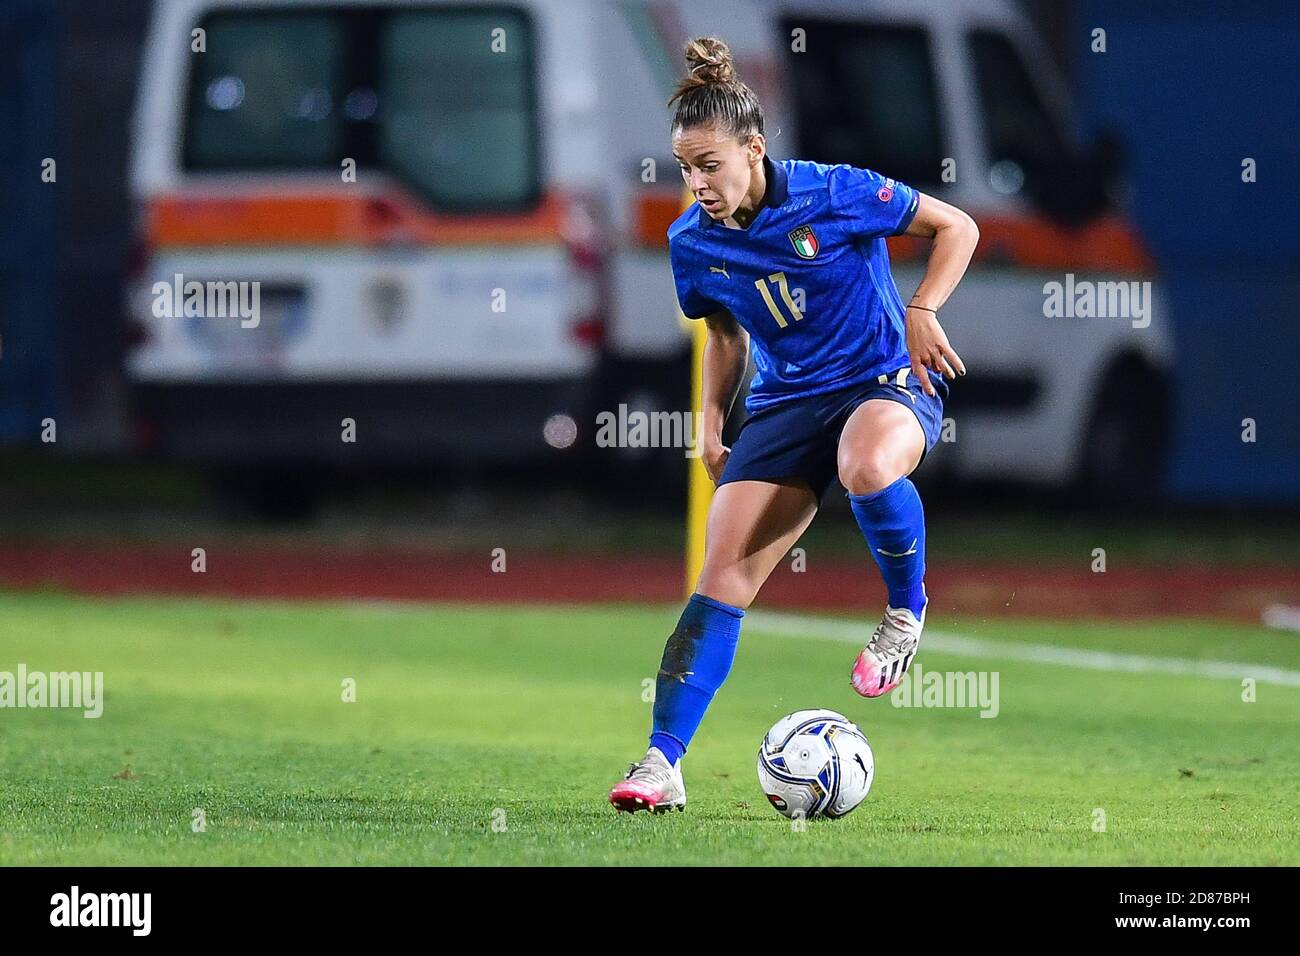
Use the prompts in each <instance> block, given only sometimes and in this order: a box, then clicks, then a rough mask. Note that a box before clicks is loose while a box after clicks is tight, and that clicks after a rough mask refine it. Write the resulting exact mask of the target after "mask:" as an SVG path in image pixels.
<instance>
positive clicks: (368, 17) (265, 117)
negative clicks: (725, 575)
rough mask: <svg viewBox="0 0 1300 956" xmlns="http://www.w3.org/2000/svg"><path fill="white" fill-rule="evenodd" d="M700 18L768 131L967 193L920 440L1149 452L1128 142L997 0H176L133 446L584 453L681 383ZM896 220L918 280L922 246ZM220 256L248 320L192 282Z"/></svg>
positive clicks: (246, 458) (680, 397)
mask: <svg viewBox="0 0 1300 956" xmlns="http://www.w3.org/2000/svg"><path fill="white" fill-rule="evenodd" d="M706 33H715V34H718V35H720V36H723V37H724V38H725V39H726V40H727V42H728V43H729V44H730V45H731V48H732V50H733V52H734V54H735V55H736V59H737V64H738V68H739V70H740V73H741V75H742V76H743V77H744V78H745V79H746V81H747V82H749V83H750V85H751V86H753V87H754V89H755V91H756V92H757V93H758V95H759V97H760V99H761V100H762V102H763V103H764V105H765V108H766V110H767V113H768V148H769V151H770V152H771V154H772V155H773V157H774V158H778V159H781V158H801V159H812V160H817V161H821V162H829V163H834V162H848V163H852V164H854V165H858V166H867V167H870V168H872V169H876V170H878V171H880V172H882V173H883V174H885V175H888V176H891V177H893V178H896V179H899V180H902V181H904V182H907V183H909V184H911V185H913V186H915V187H917V188H919V189H922V190H924V191H927V192H931V193H932V194H934V195H936V196H938V197H940V198H943V199H946V200H949V201H951V202H953V203H955V204H957V205H958V206H960V207H961V208H963V209H966V210H968V211H970V213H971V214H972V215H973V216H974V217H975V218H976V220H977V221H978V222H979V224H980V230H981V234H982V241H981V244H980V250H979V253H978V258H977V261H976V264H975V265H974V266H973V267H972V269H971V271H970V273H969V274H968V276H967V278H966V279H965V280H964V281H963V282H962V284H961V286H960V288H959V289H958V291H957V293H956V294H955V295H954V296H953V298H952V300H951V301H950V302H949V303H948V305H947V307H946V308H945V310H944V314H943V322H944V327H945V329H946V330H947V331H948V334H949V336H950V337H951V339H952V341H953V342H954V344H955V345H956V347H957V348H958V350H959V351H960V352H961V354H962V357H963V358H964V360H965V361H966V364H967V367H968V368H969V369H970V374H969V375H968V376H967V377H966V378H964V379H963V380H962V381H961V382H960V383H958V384H957V386H956V387H954V389H953V394H952V399H951V402H950V408H949V414H950V416H951V418H952V422H951V427H950V429H949V434H948V435H947V436H946V437H947V438H948V439H949V443H948V444H947V446H946V450H944V451H943V453H942V454H939V455H936V456H935V461H934V462H933V464H932V466H931V467H930V468H929V469H927V470H928V471H930V472H936V471H944V470H947V471H948V472H950V473H952V474H954V475H956V476H958V477H963V478H976V479H978V478H996V479H1005V478H1016V479H1022V480H1025V481H1028V482H1033V483H1040V484H1047V485H1056V486H1060V485H1063V484H1065V483H1068V482H1070V481H1072V480H1074V479H1076V478H1079V477H1085V478H1087V480H1088V483H1089V485H1090V486H1091V487H1093V488H1094V489H1102V490H1104V489H1105V488H1107V487H1115V488H1124V487H1131V486H1132V483H1133V482H1134V481H1135V480H1136V481H1144V482H1146V481H1150V482H1154V481H1155V480H1156V478H1157V477H1158V474H1159V467H1160V459H1161V451H1160V450H1161V448H1162V446H1163V441H1164V430H1165V429H1164V424H1165V421H1166V417H1167V414H1168V397H1167V386H1166V384H1165V375H1166V370H1167V368H1168V362H1169V358H1168V356H1169V343H1168V339H1167V330H1166V327H1165V323H1164V322H1163V321H1162V316H1161V310H1160V305H1161V302H1160V295H1159V290H1158V286H1157V284H1156V283H1155V282H1154V278H1155V277H1154V275H1153V268H1152V264H1151V262H1150V259H1149V257H1148V256H1147V255H1146V253H1145V252H1144V251H1143V248H1142V246H1141V243H1140V241H1139V240H1138V239H1137V238H1136V235H1135V233H1134V230H1133V229H1132V228H1131V227H1130V225H1129V224H1128V222H1127V221H1126V220H1125V219H1124V217H1123V214H1122V212H1121V211H1119V209H1118V208H1117V207H1116V205H1115V203H1114V201H1113V198H1112V187H1113V182H1114V180H1115V173H1116V172H1118V164H1119V159H1118V156H1117V154H1116V151H1115V149H1114V148H1113V147H1112V146H1111V145H1110V144H1108V143H1106V142H1105V141H1101V142H1098V143H1093V144H1086V145H1084V146H1082V147H1081V146H1079V145H1078V144H1076V143H1075V142H1074V141H1073V139H1072V137H1071V136H1070V135H1069V134H1068V133H1067V130H1068V128H1069V127H1068V122H1067V119H1066V116H1067V113H1066V109H1065V105H1066V102H1065V97H1064V94H1063V91H1062V89H1061V86H1060V82H1059V80H1058V78H1057V77H1056V75H1055V73H1054V72H1053V69H1052V66H1051V63H1050V60H1049V58H1048V57H1047V55H1046V54H1045V52H1044V50H1043V48H1042V46H1041V44H1040V42H1039V40H1038V39H1037V37H1036V36H1035V34H1034V32H1033V31H1032V29H1031V28H1030V25H1029V24H1028V23H1027V21H1026V20H1025V18H1024V17H1023V15H1022V14H1021V13H1020V12H1019V11H1018V9H1017V8H1016V7H1015V6H1014V5H1012V4H1010V3H1002V2H996V0H989V2H975V0H843V2H839V0H819V2H813V0H808V2H796V0H788V2H778V0H770V2H769V0H711V2H707V3H690V2H671V0H544V2H543V0H511V2H491V0H457V2H449V3H439V2H426V0H413V2H391V0H390V2H383V0H380V2H374V0H365V2H362V0H311V2H308V3H290V2H285V0H168V2H165V3H159V4H158V5H157V8H156V13H155V18H154V22H153V25H152V28H151V33H150V36H149V39H148V41H147V44H146V46H145V49H144V55H143V57H142V68H141V84H140V93H139V101H138V106H137V113H136V120H135V131H134V137H133V161H132V169H131V180H132V189H133V194H134V199H135V202H136V207H137V209H138V211H139V254H138V256H137V261H136V265H135V269H134V272H133V283H132V295H131V314H132V319H133V326H132V328H133V339H132V346H131V349H130V352H129V358H128V363H129V364H128V372H129V376H130V378H131V380H132V382H133V384H134V388H135V393H136V408H137V413H138V414H137V418H138V426H139V437H140V441H141V443H142V444H145V445H149V446H153V447H156V448H158V449H160V450H163V451H166V452H168V453H171V454H174V455H180V456H185V457H193V458H206V459H208V460H211V461H214V462H217V463H220V464H222V465H224V466H227V467H246V468H250V469H255V468H261V469H271V473H272V475H273V476H274V477H275V478H276V479H277V480H280V479H282V478H283V475H284V474H285V472H284V471H283V469H284V468H286V467H289V466H291V465H303V466H308V467H312V468H314V467H316V466H317V465H319V464H331V463H333V464H340V465H347V464H357V463H372V462H393V463H410V462H415V461H421V460H436V461H446V460H463V459H466V458H471V459H478V458H483V459H499V460H510V461H512V462H518V461H523V460H528V459H536V458H538V457H539V456H542V457H544V456H555V455H576V454H578V450H579V449H582V448H584V447H588V446H590V445H591V439H592V433H593V432H594V424H593V422H594V414H595V412H596V411H598V410H606V409H608V410H612V409H616V408H617V407H618V406H619V405H621V404H624V405H627V406H628V407H629V408H633V409H642V410H646V411H654V410H665V411H671V410H677V409H684V408H685V407H686V403H687V401H688V398H687V394H688V392H687V388H688V385H687V374H686V369H685V365H684V357H685V356H686V355H687V354H688V352H687V346H686V343H685V340H684V338H683V334H682V330H681V326H680V324H679V322H678V314H677V311H676V300H675V296H674V293H673V286H672V278H671V274H670V272H669V269H668V266H667V256H666V253H667V246H666V230H667V226H668V224H669V223H670V222H671V221H672V220H673V219H674V218H675V217H676V215H677V214H678V212H679V211H680V208H681V197H682V191H681V181H680V177H679V176H678V174H677V170H676V164H675V163H674V162H673V160H672V157H671V154H670V151H669V140H668V130H667V117H668V111H667V109H666V107H665V105H664V103H665V100H666V99H667V96H668V95H669V93H670V92H671V89H672V85H673V82H674V80H675V78H676V77H677V76H678V75H679V73H680V70H681V68H682V67H681V49H682V46H683V44H684V41H685V39H686V38H687V37H688V36H694V35H699V34H706ZM892 242H893V243H894V245H892V246H891V253H892V255H893V257H894V262H895V274H896V277H897V280H898V285H899V287H900V289H902V290H904V294H906V290H907V289H908V288H911V287H913V286H914V285H915V284H916V282H917V281H919V276H920V263H921V262H922V251H923V250H921V249H920V248H919V247H917V246H916V245H915V243H914V241H913V240H908V239H906V238H899V239H896V240H892ZM191 283H193V285H191ZM232 283H233V284H235V285H234V292H230V293H229V294H230V295H235V294H236V293H239V292H242V291H245V290H247V291H249V292H250V295H249V297H248V298H247V301H248V302H250V303H251V301H252V297H251V292H252V291H254V290H255V291H256V293H257V299H256V301H257V306H258V317H257V321H256V322H253V321H251V320H249V319H247V318H242V317H241V316H238V315H236V316H233V317H232V316H231V315H229V314H227V313H228V310H222V309H220V308H217V309H215V310H214V309H211V308H209V307H208V306H210V305H212V304H213V303H212V301H211V300H213V298H214V297H213V295H212V294H211V292H212V289H213V288H214V287H216V288H217V289H218V294H217V295H216V296H215V299H216V304H217V305H218V306H219V305H220V304H221V294H220V290H221V289H223V288H225V289H227V291H229V289H230V287H231V284H232ZM239 283H246V284H247V285H239ZM1058 288H1059V294H1057V292H1056V290H1057V289H1058ZM187 289H189V290H191V291H192V292H193V293H194V295H193V296H191V295H187V294H186V290H187ZM1079 290H1083V291H1082V292H1081V291H1079ZM1089 290H1091V292H1089ZM1121 292H1122V293H1123V296H1122V297H1121V295H1120V293H1121ZM1121 298H1122V299H1123V301H1122V302H1121ZM164 300H166V301H164ZM236 301H244V300H239V299H237V298H236ZM187 302H188V303H190V305H189V306H187V305H186V303H187ZM1107 308H1109V309H1110V310H1111V311H1120V312H1122V313H1123V314H1118V315H1110V314H1107ZM1124 310H1127V311H1124ZM178 312H179V314H176V313H178ZM210 313H218V314H210ZM345 419H348V420H352V421H353V422H354V423H355V433H354V438H355V441H353V442H350V443H349V442H345V441H340V429H341V422H343V421H344V420H345ZM623 454H626V455H628V456H630V457H629V458H628V459H627V461H628V463H630V464H631V465H633V466H634V467H637V468H651V467H657V468H663V469H665V471H664V474H673V475H676V474H680V473H681V471H682V468H681V459H680V457H679V456H676V455H673V454H670V453H665V452H664V451H663V450H662V449H650V450H636V449H630V450H624V452H623ZM637 455H640V456H643V457H642V458H637V457H636V456H637ZM607 461H608V459H604V460H602V467H603V466H604V462H607ZM299 474H301V472H300V473H299Z"/></svg>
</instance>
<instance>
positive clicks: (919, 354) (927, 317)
mask: <svg viewBox="0 0 1300 956" xmlns="http://www.w3.org/2000/svg"><path fill="white" fill-rule="evenodd" d="M904 324H905V325H906V326H907V356H908V358H910V359H911V360H912V374H913V375H915V376H916V377H917V380H918V381H920V383H921V387H922V388H923V389H925V394H927V395H934V394H935V391H934V385H933V383H931V381H930V376H929V375H927V374H926V369H933V370H934V371H936V372H938V373H939V374H940V375H946V376H947V377H948V378H950V379H954V378H956V377H957V376H958V375H965V374H966V365H965V364H964V363H963V362H962V360H961V356H960V355H958V354H957V353H956V351H955V350H954V349H953V347H952V346H951V345H949V344H948V336H947V335H946V334H944V331H943V327H942V326H941V325H939V319H938V317H936V316H935V314H934V313H933V312H928V311H926V310H924V309H919V308H916V307H915V306H908V308H907V317H906V321H905V323H904Z"/></svg>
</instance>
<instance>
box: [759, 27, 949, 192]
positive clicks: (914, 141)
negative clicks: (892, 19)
mask: <svg viewBox="0 0 1300 956" xmlns="http://www.w3.org/2000/svg"><path fill="white" fill-rule="evenodd" d="M794 29H802V30H804V31H806V36H807V48H808V49H810V50H814V49H815V50H817V51H818V52H817V55H816V56H812V55H806V54H803V53H796V52H793V51H792V52H791V53H790V55H789V56H788V57H787V58H786V61H785V62H786V64H787V65H788V67H789V69H790V73H791V76H792V77H793V82H794V99H795V107H796V115H797V116H798V117H799V151H800V152H799V154H800V155H801V156H802V157H803V158H805V159H811V160H814V161H815V162H820V163H832V164H833V163H850V164H852V165H854V166H861V167H865V168H868V169H874V170H876V171H877V172H880V173H883V174H884V175H886V176H892V177H894V178H895V179H899V180H901V181H903V182H905V183H908V184H909V185H912V186H917V187H921V188H930V187H933V186H936V185H937V184H938V182H939V175H940V171H941V169H942V162H943V157H944V156H948V155H951V153H950V152H947V151H945V150H944V148H943V144H942V136H941V134H940V121H939V98H938V95H937V93H936V89H935V74H934V63H933V55H932V52H931V49H930V42H929V38H928V37H927V35H926V33H925V31H924V30H921V29H920V28H917V27H902V26H893V25H885V24H875V23H854V22H848V21H844V20H818V19H812V18H806V17H798V18H789V19H787V20H783V21H782V30H783V36H787V37H788V36H790V35H791V32H790V31H791V30H794Z"/></svg>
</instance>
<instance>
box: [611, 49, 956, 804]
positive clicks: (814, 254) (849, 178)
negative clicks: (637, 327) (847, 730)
mask: <svg viewBox="0 0 1300 956" xmlns="http://www.w3.org/2000/svg"><path fill="white" fill-rule="evenodd" d="M686 60H687V63H688V64H689V65H690V73H689V74H688V75H687V76H686V77H685V78H684V79H683V80H682V81H681V83H680V84H679V85H678V87H677V91H676V92H675V93H674V94H673V97H672V98H671V99H670V100H669V105H672V104H674V103H675V104H676V112H675V115H674V117H673V122H672V143H673V155H674V156H675V157H676V159H677V161H678V164H679V165H680V166H681V170H682V177H683V179H684V180H685V181H686V183H687V185H688V186H689V187H690V189H691V192H692V193H693V194H694V196H695V198H696V202H695V203H694V204H692V205H691V207H690V208H689V209H687V210H686V212H684V213H683V214H682V215H681V216H680V217H679V218H678V219H677V221H676V222H674V223H673V224H672V226H670V227H669V229H668V248H669V258H670V261H671V264H672V270H673V279H674V281H675V283H676V285H677V297H678V301H679V303H680V304H681V307H682V311H683V313H685V314H686V315H687V316H688V317H691V318H698V319H701V320H702V321H703V322H704V323H705V324H706V326H707V327H708V339H707V342H706V344H705V347H704V408H703V413H704V418H703V434H702V448H701V457H702V460H703V462H704V465H705V467H706V469H707V470H708V472H709V476H710V477H711V478H712V479H713V480H714V481H715V482H716V483H717V486H718V487H717V492H716V494H715V495H714V498H713V504H712V506H711V507H710V508H709V517H708V525H707V530H706V534H705V556H704V567H703V570H702V571H701V572H700V576H699V579H698V581H697V582H696V586H695V593H694V594H692V595H691V598H690V600H689V601H688V602H687V604H686V609H685V610H684V611H683V612H682V616H681V619H680V620H679V621H678V622H677V628H676V630H674V631H673V633H672V635H671V636H670V637H669V638H668V643H667V646H666V647H665V648H664V654H663V660H662V662H661V663H660V667H659V676H658V679H657V682H656V687H655V704H654V719H653V728H652V733H651V735H650V748H649V750H648V751H647V752H646V755H645V757H644V758H642V760H641V761H640V762H638V763H634V764H632V766H631V768H630V769H629V771H628V773H627V776H626V777H625V778H624V779H623V780H622V781H620V782H619V783H618V784H617V785H616V786H615V787H614V789H613V790H612V791H611V792H610V795H609V799H610V802H611V803H612V804H614V806H615V807H617V808H618V809H619V810H628V811H635V810H640V809H647V810H652V811H665V810H673V809H682V808H684V807H685V806H686V786H685V784H684V782H683V780H682V770H681V759H682V755H683V754H684V753H685V752H686V748H687V746H689V744H690V742H691V738H692V737H693V736H694V734H695V731H696V729H697V728H698V727H699V724H700V721H701V719H702V718H703V717H704V711H705V709H706V708H707V707H708V705H709V702H710V701H711V700H712V699H713V695H714V694H715V693H716V692H717V690H718V688H719V687H721V686H722V682H723V681H724V680H725V679H726V677H727V673H728V672H729V671H730V670H731V663H732V660H733V659H734V657H735V653H736V644H737V641H738V639H739V637H740V624H741V620H742V619H743V618H744V616H745V608H747V607H749V604H750V602H751V601H753V600H754V597H755V595H756V594H757V593H758V590H759V588H760V587H762V585H763V582H764V581H765V580H767V576H768V575H769V574H770V573H771V571H772V569H773V568H774V567H775V566H776V563H777V561H779V560H780V559H781V558H782V556H783V555H785V554H786V553H787V552H788V551H789V550H790V548H791V547H792V546H793V545H794V543H795V542H796V541H797V540H798V539H799V536H800V535H801V534H803V532H804V529H805V528H807V527H808V525H809V523H810V522H811V521H812V519H813V516H814V515H815V514H816V512H817V505H818V502H819V501H820V500H821V497H822V495H823V494H824V492H825V491H826V489H827V487H828V486H829V485H830V483H831V481H832V480H833V479H834V478H835V477H837V476H838V477H839V480H840V482H841V483H842V484H843V485H844V487H845V489H846V490H847V491H848V497H849V501H850V503H851V505H852V508H853V514H854V517H855V518H856V519H857V522H858V525H859V527H861V529H862V534H863V536H864V537H865V538H866V541H867V547H868V548H869V549H870V551H871V556H872V557H873V558H874V559H875V562H876V564H877V565H878V566H879V568H880V573H881V576H882V577H883V578H884V581H885V586H886V588H887V589H888V592H889V601H888V605H887V606H886V608H885V616H884V619H883V620H882V621H881V622H880V624H879V626H877V627H876V629H875V631H874V633H873V634H872V637H871V640H870V642H869V643H868V644H867V646H866V648H865V649H864V650H863V651H862V653H861V654H860V655H858V658H857V661H856V662H855V663H854V665H853V672H852V683H853V687H854V689H855V690H857V692H858V693H859V694H862V695H863V696H866V697H879V696H881V695H883V694H886V693H888V692H889V691H890V690H892V689H893V688H894V687H896V686H897V685H898V683H899V682H900V681H901V680H902V679H903V675H904V674H905V673H906V672H907V668H908V665H909V664H911V662H912V658H913V657H914V656H915V654H916V649H917V645H918V643H919V641H920V637H921V627H922V625H923V624H924V622H925V610H926V594H925V586H924V584H923V583H922V582H923V578H924V575H925V522H924V518H923V514H922V510H921V499H920V498H919V497H918V495H917V492H916V487H915V486H914V485H913V484H912V482H911V481H910V480H909V479H908V475H910V474H911V473H912V471H913V470H914V469H915V468H916V467H917V465H918V464H920V462H921V459H922V458H923V457H924V456H925V453H926V452H927V451H928V450H929V449H930V448H932V447H933V446H934V443H935V441H936V440H937V439H938V436H939V430H940V428H941V425H942V420H943V399H944V398H945V397H946V396H947V393H948V385H947V382H946V381H945V376H946V377H947V378H949V379H952V378H955V377H956V376H957V375H965V374H966V369H965V366H964V365H963V364H962V361H961V358H960V357H959V356H958V355H957V353H956V352H955V351H954V350H953V349H952V347H951V346H950V345H949V344H948V337H947V336H946V335H945V334H944V331H943V329H942V328H941V327H940V326H939V319H938V311H939V309H940V308H941V307H942V306H943V304H944V302H945V301H947V299H948V296H949V295H950V294H951V293H952V290H953V288H954V287H955V286H956V285H957V282H958V281H959V280H960V279H961V277H962V275H963V274H964V273H965V271H966V266H967V264H968V263H969V262H970V257H971V254H972V253H973V252H974V250H975V244H976V242H977V241H978V239H979V231H978V230H977V229H976V227H975V223H974V222H973V221H972V220H971V218H970V217H969V216H968V215H966V214H965V213H964V212H962V211H961V210H959V209H956V208H954V207H953V206H950V205H948V204H946V203H943V202H940V201H939V200H937V199H934V198H932V197H930V196H926V195H924V194H922V193H919V192H916V191H915V190H913V189H911V188H910V187H908V186H905V185H903V184H902V183H898V182H895V181H894V180H892V179H886V178H885V177H883V176H881V175H879V174H877V173H874V172H871V171H870V170H866V169H858V168H855V167H853V166H848V165H837V166H825V165H822V164H819V163H812V162H806V161H802V160H783V161H781V162H773V161H772V160H771V159H769V158H768V156H767V151H766V140H765V139H764V134H763V112H762V108H761V107H760V106H759V103H758V99H757V98H756V97H755V95H754V93H753V91H752V90H751V89H750V88H749V87H748V86H746V85H745V84H744V83H742V82H741V81H740V80H739V79H738V78H737V76H736V73H735V69H734V67H733V65H732V60H731V51H730V50H729V49H728V48H727V45H726V44H725V43H723V42H722V41H721V40H719V39H716V38H713V37H702V38H699V39H696V40H692V41H691V42H690V43H689V44H687V47H686ZM900 234H907V235H911V236H927V237H930V238H931V239H932V240H933V245H932V248H931V251H930V257H929V262H928V265H927V267H926V271H925V276H924V278H923V279H922V281H921V284H920V286H919V287H918V288H917V290H916V293H915V294H914V295H913V296H912V298H911V301H910V302H909V304H908V306H907V308H906V309H904V307H903V303H902V301H901V300H900V298H899V295H898V290H897V289H896V288H895V286H894V280H893V277H892V275H891V274H890V271H889V254H888V252H887V251H886V248H885V237H886V236H893V235H900ZM751 341H752V342H753V343H754V360H755V365H756V366H757V372H756V374H755V375H754V379H753V382H752V383H751V386H750V394H749V398H748V399H747V400H746V409H747V410H748V412H749V418H748V419H747V420H746V422H745V424H744V426H743V427H742V428H741V431H740V434H739V436H738V437H737V438H736V441H735V447H734V448H727V447H725V446H724V445H723V444H722V426H723V424H724V423H725V421H726V418H727V415H728V413H729V412H730V410H731V406H732V403H733V402H734V401H735V398H736V394H737V392H738V391H739V386H740V380H741V376H742V375H743V374H744V371H745V367H746V360H747V356H748V351H749V343H750V342H751Z"/></svg>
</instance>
